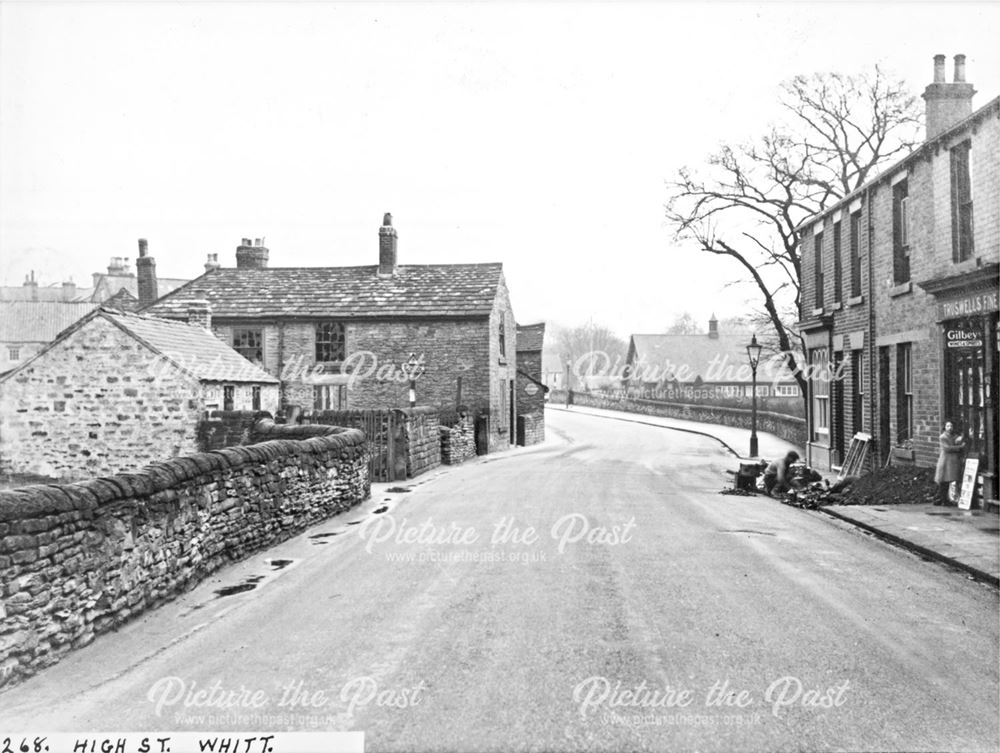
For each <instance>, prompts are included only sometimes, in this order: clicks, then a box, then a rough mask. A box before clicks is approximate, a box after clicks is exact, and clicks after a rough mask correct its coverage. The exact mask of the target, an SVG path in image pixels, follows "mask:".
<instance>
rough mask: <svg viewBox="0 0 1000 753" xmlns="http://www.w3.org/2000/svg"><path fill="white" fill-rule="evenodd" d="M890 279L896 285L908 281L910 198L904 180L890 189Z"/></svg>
mask: <svg viewBox="0 0 1000 753" xmlns="http://www.w3.org/2000/svg"><path fill="white" fill-rule="evenodd" d="M892 277H893V282H895V284H897V285H901V284H902V283H904V282H909V280H910V197H909V190H908V188H907V181H905V180H902V181H900V182H899V183H897V184H896V185H894V186H893V187H892Z"/></svg>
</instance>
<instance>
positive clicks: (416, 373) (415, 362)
mask: <svg viewBox="0 0 1000 753" xmlns="http://www.w3.org/2000/svg"><path fill="white" fill-rule="evenodd" d="M422 361H423V356H421V357H420V358H417V356H416V354H415V353H410V357H409V359H407V361H406V364H404V366H403V368H404V369H405V372H406V376H407V377H408V378H409V380H410V407H411V408H416V407H417V378H418V377H420V376H421V375H422V374H423V373H424V369H423V364H422V363H421V362H422Z"/></svg>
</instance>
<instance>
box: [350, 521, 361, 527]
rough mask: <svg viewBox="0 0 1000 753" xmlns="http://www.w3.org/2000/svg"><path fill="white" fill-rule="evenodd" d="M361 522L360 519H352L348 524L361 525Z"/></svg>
mask: <svg viewBox="0 0 1000 753" xmlns="http://www.w3.org/2000/svg"><path fill="white" fill-rule="evenodd" d="M361 522H362V521H360V520H352V521H351V522H350V523H348V524H347V525H349V526H359V525H361Z"/></svg>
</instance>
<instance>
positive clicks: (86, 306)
mask: <svg viewBox="0 0 1000 753" xmlns="http://www.w3.org/2000/svg"><path fill="white" fill-rule="evenodd" d="M136 265H137V267H138V274H136V272H133V271H132V269H131V268H130V267H129V264H128V259H123V258H122V257H120V256H115V257H112V259H111V263H110V264H109V265H108V271H107V274H105V273H103V272H95V273H94V275H93V280H94V286H93V287H92V288H78V287H77V286H76V284H74V283H72V282H63V283H61V284H56V285H47V286H40V285H39V284H38V281H37V280H35V273H34V272H31V273H29V274H28V275H27V276H26V277H25V280H24V282H23V283H22V284H21V285H17V286H3V287H0V373H3V372H5V371H9V370H10V369H12V368H14V367H15V366H17V365H18V364H19V363H23V362H24V361H26V360H27V359H28V358H30V357H31V356H32V355H34V354H35V353H37V352H38V351H39V350H41V349H42V348H43V347H44V346H45V345H47V344H48V343H50V342H52V341H53V340H54V339H55V336H56V335H57V334H59V332H61V331H62V330H64V329H65V328H66V327H68V326H70V325H71V324H73V323H74V322H75V321H76V320H78V319H79V318H80V317H82V316H84V315H86V314H88V313H90V312H91V311H93V310H94V309H95V308H97V307H98V306H99V305H104V306H105V307H108V308H114V309H118V310H120V311H135V310H136V309H138V308H139V307H140V305H147V304H150V303H152V302H153V301H154V300H155V299H156V298H157V297H158V296H160V295H164V294H166V293H169V292H171V291H173V290H175V289H176V288H178V287H180V286H181V285H183V284H184V283H185V282H187V280H177V279H167V278H157V277H156V264H155V262H154V261H153V259H152V258H151V257H149V256H147V244H146V241H145V240H144V239H140V241H139V258H138V259H137V260H136ZM208 266H210V265H206V267H208ZM142 296H145V298H144V299H143V298H142Z"/></svg>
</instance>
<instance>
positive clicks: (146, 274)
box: [135, 238, 160, 308]
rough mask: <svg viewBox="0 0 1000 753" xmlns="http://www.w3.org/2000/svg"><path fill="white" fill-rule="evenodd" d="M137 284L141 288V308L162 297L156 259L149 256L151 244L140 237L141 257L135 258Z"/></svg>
mask: <svg viewBox="0 0 1000 753" xmlns="http://www.w3.org/2000/svg"><path fill="white" fill-rule="evenodd" d="M135 272H136V275H137V276H138V280H136V285H137V287H138V289H139V308H145V307H146V306H148V305H150V304H151V303H152V302H153V301H155V300H156V299H157V298H159V297H160V295H159V293H158V292H157V289H156V288H157V286H156V259H154V258H153V257H152V256H149V244H148V243H147V242H146V239H145V238H140V239H139V257H138V258H137V259H136V260H135Z"/></svg>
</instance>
